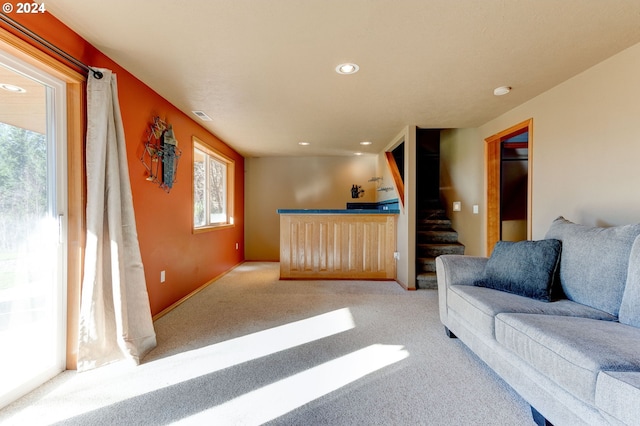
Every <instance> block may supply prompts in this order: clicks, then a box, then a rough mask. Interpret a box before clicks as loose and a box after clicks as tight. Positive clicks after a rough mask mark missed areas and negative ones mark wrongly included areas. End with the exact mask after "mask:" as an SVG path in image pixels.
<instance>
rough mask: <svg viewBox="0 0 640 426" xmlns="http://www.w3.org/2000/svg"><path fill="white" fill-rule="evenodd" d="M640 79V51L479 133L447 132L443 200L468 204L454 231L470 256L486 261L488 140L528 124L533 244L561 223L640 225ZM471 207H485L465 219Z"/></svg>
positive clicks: (583, 76) (635, 48) (608, 62)
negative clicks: (474, 204) (530, 123)
mask: <svg viewBox="0 0 640 426" xmlns="http://www.w3.org/2000/svg"><path fill="white" fill-rule="evenodd" d="M638 75H640V44H637V45H635V46H632V47H631V48H629V49H627V50H625V51H623V52H621V53H619V54H618V55H615V56H613V57H612V58H609V59H608V60H606V61H604V62H602V63H600V64H598V65H596V66H595V67H593V68H591V69H589V70H587V71H585V72H584V73H582V74H580V75H578V76H576V77H574V78H572V79H570V80H567V81H566V82H564V83H562V84H560V85H558V86H556V87H555V88H553V89H551V90H549V91H547V92H545V93H543V94H541V95H539V96H538V97H536V98H534V99H532V100H531V101H529V102H527V103H525V104H523V105H521V106H519V107H517V108H515V109H513V110H511V111H509V112H507V113H506V114H504V115H502V116H500V117H498V118H497V119H495V120H492V121H490V122H488V123H486V124H485V125H483V126H481V127H479V128H478V129H465V130H452V131H448V132H443V133H444V135H445V136H444V137H443V143H442V150H443V155H442V162H443V171H442V173H443V181H442V182H443V198H445V202H446V203H447V204H450V202H451V201H453V198H455V197H460V198H462V197H464V198H463V199H462V201H463V212H461V214H460V215H459V216H454V223H456V225H457V228H456V229H457V230H458V231H459V232H460V233H461V235H460V239H461V240H462V241H463V242H465V244H469V245H468V246H467V248H468V251H467V254H478V253H479V254H484V248H483V247H484V241H485V238H486V237H485V223H484V222H485V218H484V209H485V208H486V205H485V198H486V197H485V192H486V191H485V190H484V178H485V177H484V168H483V167H484V166H483V163H484V157H483V149H484V146H483V145H484V138H486V137H488V136H491V135H493V134H496V133H498V132H500V131H502V130H504V129H507V128H509V127H511V126H513V125H515V124H518V123H520V122H522V121H525V120H527V119H529V118H533V134H532V139H533V148H532V150H531V151H532V152H531V153H530V158H532V161H533V183H532V185H533V192H532V195H533V203H532V204H533V209H532V231H533V234H532V235H533V239H541V238H544V235H545V233H546V231H547V229H548V227H549V225H550V223H551V221H553V219H554V218H556V217H557V216H559V215H563V216H565V217H566V218H567V219H569V220H572V221H575V222H578V223H583V224H587V225H620V224H625V223H637V222H640V197H638V188H640V172H638V170H639V169H640V167H639V164H640V127H639V125H638V123H639V122H640V80H639V79H638ZM514 90H517V87H515V88H514ZM479 182H482V186H480V184H479ZM467 199H468V200H470V201H471V200H476V199H477V200H481V201H480V202H481V204H480V212H481V214H480V215H479V216H478V217H469V213H468V211H466V212H465V211H464V209H465V207H469V206H468V205H466V206H465V204H464V203H465V200H467ZM471 202H473V201H471ZM478 238H480V241H477V239H478Z"/></svg>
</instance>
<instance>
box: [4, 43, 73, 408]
mask: <svg viewBox="0 0 640 426" xmlns="http://www.w3.org/2000/svg"><path fill="white" fill-rule="evenodd" d="M66 126H67V122H66V84H65V83H64V82H63V81H61V80H58V79H57V78H55V77H53V76H52V75H49V74H47V73H45V72H43V71H42V70H40V69H38V68H36V67H34V66H32V65H30V64H28V63H27V62H24V61H22V60H20V59H19V58H17V57H15V56H12V55H10V54H8V53H5V52H3V51H0V193H2V198H1V201H0V217H2V220H1V221H0V347H2V351H0V377H2V380H1V381H0V407H2V406H3V405H5V404H7V403H9V402H11V401H13V400H14V399H16V398H17V397H19V396H21V395H23V394H25V393H27V392H29V391H30V390H32V389H34V388H35V387H37V386H39V385H40V384H42V383H44V382H45V381H47V380H49V379H50V378H52V377H53V376H55V375H57V374H58V373H59V372H61V371H63V370H64V369H65V363H66V359H65V356H66V330H67V327H66V313H67V311H66V290H67V285H66V283H67V276H66V271H67V268H66V266H67V257H66V254H67V244H66V240H67V238H66V236H67V232H66V230H67V217H68V212H67V190H66V189H67V152H66Z"/></svg>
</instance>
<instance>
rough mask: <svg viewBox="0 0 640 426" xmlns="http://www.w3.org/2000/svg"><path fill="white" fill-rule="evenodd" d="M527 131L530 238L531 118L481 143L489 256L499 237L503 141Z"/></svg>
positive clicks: (531, 179)
mask: <svg viewBox="0 0 640 426" xmlns="http://www.w3.org/2000/svg"><path fill="white" fill-rule="evenodd" d="M524 132H528V133H529V138H528V156H529V161H528V165H527V239H529V240H530V239H531V235H532V226H531V218H532V217H531V216H532V205H533V203H532V199H533V198H532V189H533V185H532V184H533V118H530V119H528V120H525V121H523V122H521V123H518V124H516V125H514V126H511V127H509V128H508V129H505V130H503V131H501V132H499V133H496V134H495V135H492V136H489V137H488V138H486V139H485V140H484V141H485V146H484V164H485V170H486V178H485V181H486V192H487V245H486V254H487V256H489V255H491V252H492V251H493V247H494V246H495V244H496V242H498V241H499V240H500V192H501V191H500V186H501V185H500V169H501V147H502V142H503V141H504V140H506V139H509V138H511V137H513V136H515V135H516V134H520V133H524Z"/></svg>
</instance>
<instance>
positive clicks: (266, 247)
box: [245, 155, 378, 261]
mask: <svg viewBox="0 0 640 426" xmlns="http://www.w3.org/2000/svg"><path fill="white" fill-rule="evenodd" d="M377 161H378V157H377V156H375V155H362V156H346V157H257V158H247V159H245V258H246V259H247V260H270V261H277V260H279V258H280V222H279V216H278V214H277V213H276V210H277V209H344V208H346V203H348V202H365V201H369V202H373V201H376V192H377V191H376V184H375V182H369V180H370V179H371V178H372V177H374V176H376V173H377ZM353 184H356V185H361V186H362V189H364V190H365V192H364V194H363V196H362V197H361V198H358V199H352V198H351V185H353Z"/></svg>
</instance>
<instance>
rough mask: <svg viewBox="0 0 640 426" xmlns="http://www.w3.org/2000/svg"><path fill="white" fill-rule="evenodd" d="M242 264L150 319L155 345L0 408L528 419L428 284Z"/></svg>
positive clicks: (263, 419)
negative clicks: (285, 274)
mask: <svg viewBox="0 0 640 426" xmlns="http://www.w3.org/2000/svg"><path fill="white" fill-rule="evenodd" d="M278 267H279V266H278V264H277V263H269V262H247V263H244V264H242V265H240V266H239V267H237V268H235V269H234V270H232V271H231V272H229V273H228V274H226V275H225V276H223V277H222V278H220V279H219V280H217V281H216V282H214V283H213V284H211V285H210V286H209V287H207V288H206V289H204V290H203V291H201V292H200V293H198V294H197V295H196V296H194V297H192V298H191V299H189V300H187V301H186V302H185V303H184V304H182V305H180V306H179V307H178V308H177V309H175V310H173V311H172V312H170V313H169V314H167V315H165V316H164V317H162V318H160V319H159V320H158V321H156V323H155V327H156V333H157V337H158V347H157V348H156V349H155V350H153V351H152V352H151V353H150V354H149V355H148V356H147V357H146V358H145V359H144V362H143V363H142V364H141V365H140V366H137V367H134V366H131V365H128V364H126V363H124V362H121V363H116V364H113V365H109V366H106V367H103V368H100V369H97V370H94V371H89V372H85V373H80V374H78V373H76V372H74V371H67V372H64V373H62V374H60V375H59V376H57V377H56V378H54V379H53V380H51V381H50V382H48V383H46V384H45V385H44V386H42V387H40V388H38V389H37V390H36V391H34V392H32V393H31V394H29V395H27V396H25V397H24V398H22V399H20V400H18V401H16V402H15V403H13V404H11V405H9V406H8V407H6V408H5V409H3V410H2V411H0V423H2V424H16V425H26V424H28V425H36V424H55V423H60V424H69V425H165V424H174V423H178V424H207V425H235V424H238V425H240V424H241V425H253V424H263V423H269V424H274V425H474V424H492V425H533V424H534V423H533V420H532V419H531V415H530V411H529V406H528V405H527V404H526V403H525V402H524V401H523V400H522V399H521V398H520V397H519V396H518V395H517V394H515V393H514V392H513V391H512V390H511V389H510V388H509V387H508V386H507V385H505V384H504V383H503V382H502V381H501V380H500V379H499V378H497V377H496V376H495V375H494V374H493V372H492V371H491V370H489V369H488V368H487V367H486V366H485V365H484V364H483V363H482V362H481V361H479V360H478V359H477V358H476V357H475V356H474V355H473V354H472V353H471V352H470V351H469V350H467V349H466V347H465V346H464V345H463V344H462V343H461V342H460V341H458V340H456V339H449V338H447V337H446V336H445V334H444V331H443V327H442V325H441V324H440V321H439V318H438V305H437V292H436V290H420V291H413V292H409V291H405V290H404V289H402V288H401V287H400V286H399V285H398V284H397V283H395V282H388V281H280V280H279V279H278V274H279V271H278Z"/></svg>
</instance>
